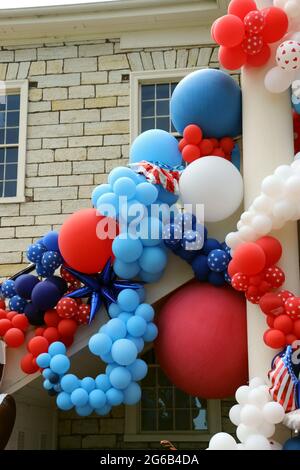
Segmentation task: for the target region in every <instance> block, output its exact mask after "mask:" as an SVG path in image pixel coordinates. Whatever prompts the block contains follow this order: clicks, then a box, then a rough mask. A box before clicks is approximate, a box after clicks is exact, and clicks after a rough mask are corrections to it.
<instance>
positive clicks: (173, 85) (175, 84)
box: [171, 83, 178, 95]
mask: <svg viewBox="0 0 300 470" xmlns="http://www.w3.org/2000/svg"><path fill="white" fill-rule="evenodd" d="M177 85H178V83H171V95H173V91H174V90H175V88H176V87H177Z"/></svg>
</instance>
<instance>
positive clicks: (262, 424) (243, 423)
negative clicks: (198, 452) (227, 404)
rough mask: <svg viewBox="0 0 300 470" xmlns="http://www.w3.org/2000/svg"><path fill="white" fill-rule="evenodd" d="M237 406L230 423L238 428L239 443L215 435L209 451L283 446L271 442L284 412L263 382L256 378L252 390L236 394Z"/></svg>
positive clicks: (244, 390) (233, 410)
mask: <svg viewBox="0 0 300 470" xmlns="http://www.w3.org/2000/svg"><path fill="white" fill-rule="evenodd" d="M235 398H236V401H237V402H238V404H237V405H234V406H233V407H232V408H231V410H230V412H229V418H230V420H231V422H232V423H233V424H234V425H235V426H237V430H236V435H237V438H238V440H239V441H240V443H237V442H236V440H235V439H234V438H233V437H232V436H231V435H230V434H227V433H223V432H221V433H217V434H215V435H214V436H213V437H212V438H211V440H210V442H209V447H208V450H272V449H275V448H276V450H279V449H281V445H280V444H278V443H276V444H275V445H274V441H270V438H271V437H272V436H273V434H274V433H275V425H276V424H279V423H281V422H282V421H283V419H284V414H285V413H284V408H283V407H282V406H281V405H280V404H279V403H277V402H275V401H272V397H271V395H270V393H269V389H268V386H267V385H266V384H265V382H264V380H263V379H261V378H259V377H255V378H253V379H252V380H251V381H250V383H249V386H248V385H243V386H241V387H239V388H238V389H237V391H236V394H235Z"/></svg>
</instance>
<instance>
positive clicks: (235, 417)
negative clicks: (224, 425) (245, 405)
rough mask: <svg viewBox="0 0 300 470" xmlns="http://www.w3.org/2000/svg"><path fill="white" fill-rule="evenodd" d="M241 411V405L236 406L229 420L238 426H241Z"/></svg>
mask: <svg viewBox="0 0 300 470" xmlns="http://www.w3.org/2000/svg"><path fill="white" fill-rule="evenodd" d="M241 410H242V407H241V405H234V406H233V407H232V408H230V411H229V419H230V421H231V422H232V423H233V424H235V425H236V426H238V425H239V424H241Z"/></svg>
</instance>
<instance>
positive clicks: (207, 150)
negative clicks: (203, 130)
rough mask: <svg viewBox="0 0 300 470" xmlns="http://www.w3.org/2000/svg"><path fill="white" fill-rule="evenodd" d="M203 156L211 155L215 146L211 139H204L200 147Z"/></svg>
mask: <svg viewBox="0 0 300 470" xmlns="http://www.w3.org/2000/svg"><path fill="white" fill-rule="evenodd" d="M199 148H200V152H201V156H203V157H204V156H206V155H211V153H212V151H213V149H214V146H213V143H212V141H211V139H203V140H202V141H201V142H200V145H199Z"/></svg>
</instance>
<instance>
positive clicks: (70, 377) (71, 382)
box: [60, 374, 80, 393]
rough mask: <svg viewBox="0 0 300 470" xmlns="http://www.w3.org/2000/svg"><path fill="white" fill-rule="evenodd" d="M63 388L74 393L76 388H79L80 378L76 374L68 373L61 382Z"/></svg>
mask: <svg viewBox="0 0 300 470" xmlns="http://www.w3.org/2000/svg"><path fill="white" fill-rule="evenodd" d="M60 385H61V388H62V389H63V391H64V392H66V393H72V392H73V391H74V390H76V388H79V386H80V382H79V379H78V378H77V377H76V375H74V374H67V375H64V377H62V379H61V382H60Z"/></svg>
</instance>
